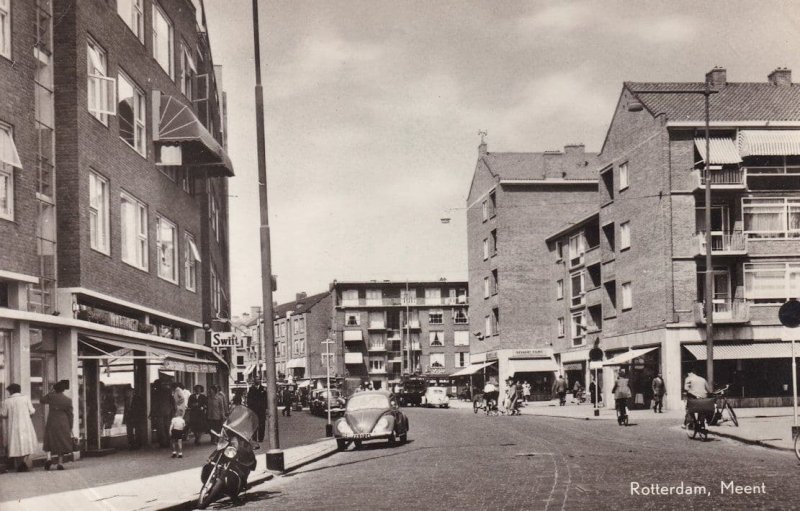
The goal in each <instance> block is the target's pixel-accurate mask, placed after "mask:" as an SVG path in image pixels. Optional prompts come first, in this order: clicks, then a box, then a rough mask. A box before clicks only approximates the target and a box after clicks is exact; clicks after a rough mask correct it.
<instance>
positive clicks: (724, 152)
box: [694, 137, 742, 165]
mask: <svg viewBox="0 0 800 511" xmlns="http://www.w3.org/2000/svg"><path fill="white" fill-rule="evenodd" d="M708 142H709V146H710V148H711V161H709V162H708V163H709V164H711V165H724V164H726V163H740V162H741V161H742V157H741V156H739V149H737V148H736V144H735V143H734V141H733V139H730V138H717V137H711V138H709V139H708ZM694 145H695V147H697V152H699V153H700V158H701V159H702V160H703V161H705V159H706V139H705V138H703V137H698V138H695V139H694Z"/></svg>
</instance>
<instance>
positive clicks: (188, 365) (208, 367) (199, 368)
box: [162, 359, 217, 373]
mask: <svg viewBox="0 0 800 511" xmlns="http://www.w3.org/2000/svg"><path fill="white" fill-rule="evenodd" d="M162 365H163V367H164V369H166V370H168V371H181V372H184V373H216V372H217V366H216V365H215V364H205V363H197V364H196V363H194V362H182V361H179V360H170V359H167V360H165V361H164V363H163V364H162Z"/></svg>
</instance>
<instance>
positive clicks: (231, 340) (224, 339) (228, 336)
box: [211, 332, 242, 348]
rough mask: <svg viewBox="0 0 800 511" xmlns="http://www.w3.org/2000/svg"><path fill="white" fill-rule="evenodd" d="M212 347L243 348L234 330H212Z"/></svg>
mask: <svg viewBox="0 0 800 511" xmlns="http://www.w3.org/2000/svg"><path fill="white" fill-rule="evenodd" d="M211 347H212V348H237V347H239V348H241V347H242V345H241V341H240V340H239V339H238V338H237V337H236V334H235V333H233V332H212V333H211Z"/></svg>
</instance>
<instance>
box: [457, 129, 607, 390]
mask: <svg viewBox="0 0 800 511" xmlns="http://www.w3.org/2000/svg"><path fill="white" fill-rule="evenodd" d="M597 161H598V160H597V155H596V154H594V153H587V152H585V150H584V146H583V145H568V146H566V147H564V151H563V152H562V151H546V152H543V153H505V152H501V153H492V152H488V151H487V147H486V144H485V142H483V141H482V142H481V145H480V146H479V155H478V162H477V165H476V167H475V172H474V175H473V178H472V184H471V186H470V191H469V196H468V198H467V243H468V251H469V253H468V264H469V293H470V296H471V300H470V302H471V303H470V316H471V318H472V328H471V330H472V333H473V338H472V343H471V345H470V351H471V362H472V363H473V365H472V366H471V368H470V369H468V370H467V371H464V372H463V373H462V374H468V373H470V372H478V371H480V374H481V375H484V376H486V375H488V376H495V377H497V378H498V379H499V380H500V383H501V385H503V384H504V382H505V380H506V379H507V378H508V377H515V378H517V379H520V380H523V381H528V382H529V383H530V384H531V387H532V393H533V396H534V398H537V399H538V398H542V399H544V398H549V396H550V388H551V385H552V381H553V376H554V373H555V372H556V371H557V370H558V366H557V364H556V360H555V358H554V350H553V341H554V339H555V338H556V327H555V326H554V325H553V323H552V321H550V318H551V317H552V314H550V312H551V310H552V309H553V307H554V303H553V297H554V292H553V289H552V287H551V286H550V280H551V279H550V275H551V273H552V263H551V261H550V253H549V250H548V247H547V244H545V243H544V240H543V238H544V236H543V233H549V232H553V231H554V230H556V229H557V228H558V227H560V226H562V225H563V223H564V220H565V219H567V218H573V217H574V216H575V215H581V214H588V213H589V212H591V211H593V210H596V208H597V206H596V200H597V199H596V197H597V186H598V180H597V177H596V168H597ZM575 249H576V250H577V249H580V250H584V244H582V240H576V246H575Z"/></svg>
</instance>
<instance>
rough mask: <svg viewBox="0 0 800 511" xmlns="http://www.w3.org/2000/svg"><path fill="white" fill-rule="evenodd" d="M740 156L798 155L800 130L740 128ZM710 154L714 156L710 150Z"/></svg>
mask: <svg viewBox="0 0 800 511" xmlns="http://www.w3.org/2000/svg"><path fill="white" fill-rule="evenodd" d="M739 154H740V155H741V156H796V155H800V130H741V131H739ZM711 156H712V157H713V156H714V153H713V151H712V154H711Z"/></svg>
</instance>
